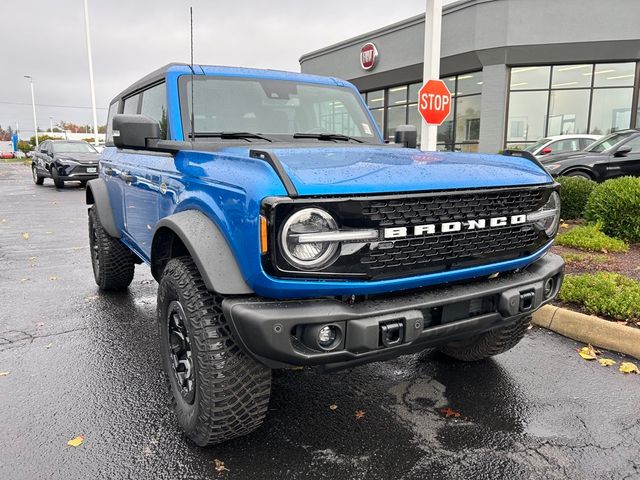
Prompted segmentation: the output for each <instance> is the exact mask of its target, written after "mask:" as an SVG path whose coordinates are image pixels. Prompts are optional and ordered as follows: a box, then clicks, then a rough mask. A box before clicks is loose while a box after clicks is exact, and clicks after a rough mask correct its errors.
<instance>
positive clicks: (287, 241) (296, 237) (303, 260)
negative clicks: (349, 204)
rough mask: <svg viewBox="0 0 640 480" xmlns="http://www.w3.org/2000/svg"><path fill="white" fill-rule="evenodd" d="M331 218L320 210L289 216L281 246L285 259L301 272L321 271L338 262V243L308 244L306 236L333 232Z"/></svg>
mask: <svg viewBox="0 0 640 480" xmlns="http://www.w3.org/2000/svg"><path fill="white" fill-rule="evenodd" d="M337 229H338V225H337V223H336V221H335V220H334V218H333V217H332V216H331V215H329V214H328V213H327V212H325V211H324V210H321V209H319V208H305V209H303V210H300V211H298V212H295V213H294V214H293V215H291V216H290V217H289V218H288V219H287V221H286V222H285V223H284V225H283V227H282V231H281V233H280V245H281V248H282V254H283V256H284V257H285V259H286V260H287V261H288V262H289V263H290V264H291V265H293V266H294V267H296V268H299V269H301V270H320V269H322V268H325V267H327V266H329V265H330V264H331V263H333V261H335V259H336V258H337V255H336V252H337V251H338V248H339V246H340V244H339V243H338V242H322V241H319V242H309V241H306V240H305V239H304V235H305V234H313V233H326V232H333V231H335V230H337Z"/></svg>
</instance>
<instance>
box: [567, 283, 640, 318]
mask: <svg viewBox="0 0 640 480" xmlns="http://www.w3.org/2000/svg"><path fill="white" fill-rule="evenodd" d="M558 299H559V300H561V301H563V302H569V303H575V304H577V305H579V306H581V307H582V308H583V309H584V311H586V312H587V313H591V314H594V315H604V316H606V317H611V318H614V319H616V320H638V319H640V282H638V281H637V280H634V279H632V278H629V277H625V276H624V275H619V274H617V273H609V272H598V273H594V274H590V273H585V274H582V275H567V276H566V277H565V279H564V283H563V284H562V288H561V289H560V293H559V294H558Z"/></svg>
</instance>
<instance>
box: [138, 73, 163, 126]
mask: <svg viewBox="0 0 640 480" xmlns="http://www.w3.org/2000/svg"><path fill="white" fill-rule="evenodd" d="M140 113H142V115H146V116H147V117H150V118H153V119H154V120H156V121H157V122H158V123H159V124H160V131H161V138H163V139H166V138H167V93H166V88H165V84H164V83H160V84H158V85H155V86H153V87H151V88H149V89H148V90H145V91H144V92H142V108H141V110H140Z"/></svg>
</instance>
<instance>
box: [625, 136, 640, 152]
mask: <svg viewBox="0 0 640 480" xmlns="http://www.w3.org/2000/svg"><path fill="white" fill-rule="evenodd" d="M625 145H626V146H629V147H631V151H632V152H633V153H638V152H640V137H636V138H634V139H633V140H629V141H628V142H627V143H625Z"/></svg>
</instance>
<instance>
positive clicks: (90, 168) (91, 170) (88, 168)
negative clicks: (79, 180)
mask: <svg viewBox="0 0 640 480" xmlns="http://www.w3.org/2000/svg"><path fill="white" fill-rule="evenodd" d="M97 171H98V168H97V167H87V173H96V172H97Z"/></svg>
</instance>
